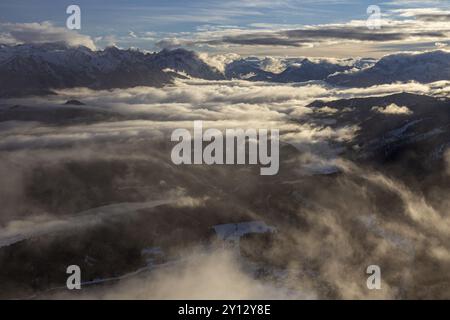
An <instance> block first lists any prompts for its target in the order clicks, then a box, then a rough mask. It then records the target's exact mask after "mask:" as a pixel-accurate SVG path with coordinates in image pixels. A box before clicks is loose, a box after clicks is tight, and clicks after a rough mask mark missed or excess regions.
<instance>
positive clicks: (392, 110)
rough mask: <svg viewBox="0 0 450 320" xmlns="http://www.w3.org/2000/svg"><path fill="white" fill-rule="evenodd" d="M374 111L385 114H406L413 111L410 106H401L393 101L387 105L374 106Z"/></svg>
mask: <svg viewBox="0 0 450 320" xmlns="http://www.w3.org/2000/svg"><path fill="white" fill-rule="evenodd" d="M372 111H375V112H378V113H383V114H405V115H409V114H412V111H411V110H410V109H409V108H408V107H406V106H403V107H399V106H398V105H396V104H395V103H391V104H390V105H388V106H386V107H372Z"/></svg>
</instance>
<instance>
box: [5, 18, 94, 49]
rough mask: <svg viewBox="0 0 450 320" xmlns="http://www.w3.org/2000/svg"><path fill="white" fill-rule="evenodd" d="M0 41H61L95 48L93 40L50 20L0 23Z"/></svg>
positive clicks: (11, 42)
mask: <svg viewBox="0 0 450 320" xmlns="http://www.w3.org/2000/svg"><path fill="white" fill-rule="evenodd" d="M0 26H1V29H2V30H1V31H0V42H3V43H6V44H22V43H47V42H63V43H66V44H67V45H70V46H86V47H88V48H90V49H95V44H94V41H92V39H91V38H90V37H89V36H86V35H82V34H79V33H77V32H76V31H72V30H69V29H67V28H62V27H56V26H54V25H53V24H52V23H51V22H48V21H44V22H40V23H39V22H33V23H0Z"/></svg>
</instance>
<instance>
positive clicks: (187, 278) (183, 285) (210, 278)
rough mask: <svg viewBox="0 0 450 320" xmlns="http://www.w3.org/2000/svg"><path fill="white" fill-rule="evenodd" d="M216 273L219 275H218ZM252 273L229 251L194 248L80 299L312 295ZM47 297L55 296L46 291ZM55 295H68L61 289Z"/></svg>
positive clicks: (293, 296)
mask: <svg viewBox="0 0 450 320" xmlns="http://www.w3.org/2000/svg"><path fill="white" fill-rule="evenodd" d="M218 275H220V276H218ZM272 282H273V283H271V281H265V280H262V279H257V278H255V277H254V275H253V274H252V272H249V271H248V270H246V269H245V268H244V266H243V265H242V264H241V263H240V257H239V256H237V255H236V254H235V252H233V251H229V250H216V251H204V250H200V249H194V251H193V252H190V253H187V254H186V253H185V254H183V255H182V257H181V259H180V260H179V261H174V262H173V263H171V265H170V266H167V267H166V268H158V269H155V270H151V269H150V270H149V271H148V272H146V273H145V274H142V275H138V276H137V277H135V278H131V279H124V280H121V281H120V282H119V283H117V284H115V285H113V288H112V290H104V289H93V290H92V291H90V292H89V293H86V294H83V295H82V298H83V299H175V300H180V299H206V300H209V299H245V300H248V299H274V300H278V299H288V300H290V299H314V298H316V294H315V293H314V292H312V291H309V290H301V288H297V290H295V291H294V290H292V289H291V290H290V289H288V286H289V283H288V281H287V280H285V281H284V282H285V283H282V284H280V283H276V282H275V281H272ZM50 297H51V298H55V296H54V295H53V296H52V295H50ZM56 297H58V298H62V299H65V298H70V295H66V294H64V293H59V294H56Z"/></svg>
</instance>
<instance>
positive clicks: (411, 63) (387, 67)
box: [0, 43, 450, 97]
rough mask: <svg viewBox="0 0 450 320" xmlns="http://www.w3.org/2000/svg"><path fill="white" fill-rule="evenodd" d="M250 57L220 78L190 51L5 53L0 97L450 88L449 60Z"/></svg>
mask: <svg viewBox="0 0 450 320" xmlns="http://www.w3.org/2000/svg"><path fill="white" fill-rule="evenodd" d="M276 61H277V62H278V64H279V66H278V69H279V70H276V71H274V70H271V69H270V66H269V68H268V66H267V63H266V62H267V61H266V59H260V58H256V57H249V58H244V59H239V60H235V61H232V62H230V63H228V64H227V65H225V66H224V71H219V70H218V69H217V68H215V67H213V66H211V65H210V64H208V63H207V62H206V61H204V60H203V59H201V58H200V56H199V55H198V54H197V53H195V52H193V51H188V50H185V49H175V50H162V51H161V52H158V53H147V52H143V51H139V50H135V49H128V50H122V49H119V48H116V47H108V48H106V49H105V50H102V51H92V50H90V49H89V48H86V47H83V46H80V47H69V46H67V45H65V44H60V43H48V44H33V45H31V44H24V45H16V46H8V45H0V97H8V96H22V95H28V94H50V93H51V92H52V90H53V89H62V88H73V87H87V88H92V89H111V88H128V87H134V86H153V87H161V86H164V85H166V84H169V83H171V82H172V81H173V80H174V79H175V78H180V77H181V78H182V77H193V78H199V79H205V80H225V79H245V80H248V81H268V82H277V83H290V82H305V81H311V80H323V81H326V82H328V83H330V84H333V85H338V86H346V87H368V86H372V85H378V84H386V83H394V82H407V81H417V82H421V83H429V82H434V81H438V80H450V53H449V52H446V51H433V52H426V53H422V54H396V55H390V56H386V57H384V58H382V59H381V60H379V61H378V62H376V63H375V61H374V60H373V59H348V60H341V61H331V60H330V61H328V60H324V59H319V60H314V59H305V58H298V59H295V58H287V59H278V60H276Z"/></svg>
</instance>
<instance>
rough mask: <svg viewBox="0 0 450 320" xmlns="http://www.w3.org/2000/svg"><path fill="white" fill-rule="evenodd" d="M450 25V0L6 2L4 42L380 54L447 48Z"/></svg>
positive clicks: (1, 7) (0, 23) (2, 6)
mask: <svg viewBox="0 0 450 320" xmlns="http://www.w3.org/2000/svg"><path fill="white" fill-rule="evenodd" d="M71 4H76V5H78V6H79V7H80V8H81V29H80V30H78V31H77V32H74V31H69V30H68V29H67V28H66V27H65V26H66V19H67V18H68V16H69V15H68V14H67V13H66V8H67V7H68V6H69V5H71ZM371 5H377V6H378V7H379V9H380V20H376V21H380V24H379V26H380V28H379V29H378V28H377V29H373V28H372V29H370V28H369V27H368V26H367V19H368V18H369V17H372V18H377V17H375V16H374V15H373V14H374V13H376V12H374V11H371V12H369V13H368V12H367V10H368V7H369V6H371ZM377 19H378V18H377ZM371 21H372V22H370V23H374V21H375V20H371ZM449 22H450V0H428V1H418V0H384V1H383V0H381V1H379V2H377V1H368V0H230V1H219V0H191V1H182V0H166V1H163V0H150V1H144V0H128V1H124V0H109V1H107V0H98V1H87V0H75V1H73V0H72V1H60V0H53V1H52V0H40V1H31V0H27V1H24V0H14V1H13V0H6V1H5V0H3V1H2V2H1V3H0V43H6V44H15V43H26V42H46V41H66V42H68V43H70V44H82V45H86V46H88V47H91V48H92V49H94V48H95V49H102V48H104V47H105V46H110V45H115V46H118V47H121V48H129V47H138V48H140V49H145V50H150V51H158V50H160V49H162V48H175V47H187V48H190V49H193V50H196V51H201V52H203V51H204V52H217V53H230V54H240V55H256V56H301V55H308V56H333V57H345V56H370V57H379V56H382V55H385V54H388V53H391V52H397V51H411V50H413V51H414V50H429V49H433V48H436V47H439V48H444V47H446V46H448V45H449V44H450V23H449ZM372 26H373V24H372ZM377 26H378V25H377Z"/></svg>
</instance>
